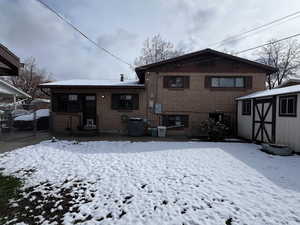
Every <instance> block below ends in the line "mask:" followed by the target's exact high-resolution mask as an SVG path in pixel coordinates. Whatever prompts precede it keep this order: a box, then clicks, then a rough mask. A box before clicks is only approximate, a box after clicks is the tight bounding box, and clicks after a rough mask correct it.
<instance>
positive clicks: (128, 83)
mask: <svg viewBox="0 0 300 225" xmlns="http://www.w3.org/2000/svg"><path fill="white" fill-rule="evenodd" d="M40 86H42V87H43V86H47V87H51V86H141V87H143V86H144V84H140V83H139V82H138V81H137V80H135V81H123V82H121V81H119V80H85V79H75V80H62V81H55V82H50V83H44V84H41V85H40Z"/></svg>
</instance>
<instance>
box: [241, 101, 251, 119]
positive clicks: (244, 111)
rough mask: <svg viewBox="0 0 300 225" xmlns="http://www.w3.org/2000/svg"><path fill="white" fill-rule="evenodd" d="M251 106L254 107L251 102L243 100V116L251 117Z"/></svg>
mask: <svg viewBox="0 0 300 225" xmlns="http://www.w3.org/2000/svg"><path fill="white" fill-rule="evenodd" d="M246 104H250V107H249V111H247V107H246ZM251 106H252V104H251V100H243V101H242V115H243V116H251V111H252V110H251V108H252V107H251Z"/></svg>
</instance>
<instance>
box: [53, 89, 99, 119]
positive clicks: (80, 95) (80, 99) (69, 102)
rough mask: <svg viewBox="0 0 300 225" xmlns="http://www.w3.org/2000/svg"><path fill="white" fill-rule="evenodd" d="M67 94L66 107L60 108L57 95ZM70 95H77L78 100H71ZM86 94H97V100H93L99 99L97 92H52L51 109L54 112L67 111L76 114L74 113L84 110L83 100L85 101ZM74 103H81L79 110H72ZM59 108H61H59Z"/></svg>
mask: <svg viewBox="0 0 300 225" xmlns="http://www.w3.org/2000/svg"><path fill="white" fill-rule="evenodd" d="M63 95H65V96H66V101H65V104H66V106H65V107H66V108H65V110H64V111H63V110H60V109H59V106H58V102H57V96H63ZM69 95H77V100H69ZM85 96H95V100H93V101H95V102H96V101H97V95H96V94H95V93H74V92H71V93H66V92H56V93H52V96H51V100H52V101H51V110H52V112H55V113H67V114H72V113H73V114H74V113H81V112H82V110H83V102H84V101H85ZM72 104H79V106H78V110H70V108H71V106H70V105H72ZM58 109H59V110H58Z"/></svg>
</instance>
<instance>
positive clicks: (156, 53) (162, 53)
mask: <svg viewBox="0 0 300 225" xmlns="http://www.w3.org/2000/svg"><path fill="white" fill-rule="evenodd" d="M184 53H185V49H184V48H183V47H181V48H175V46H174V44H172V43H171V42H169V41H166V40H163V39H162V37H161V36H160V35H159V34H157V35H154V36H153V37H152V38H147V39H146V40H145V41H144V46H143V48H142V50H141V56H139V57H137V58H136V59H135V62H134V64H135V65H136V66H142V65H146V64H150V63H155V62H159V61H162V60H166V59H169V58H173V57H176V56H180V55H183V54H184Z"/></svg>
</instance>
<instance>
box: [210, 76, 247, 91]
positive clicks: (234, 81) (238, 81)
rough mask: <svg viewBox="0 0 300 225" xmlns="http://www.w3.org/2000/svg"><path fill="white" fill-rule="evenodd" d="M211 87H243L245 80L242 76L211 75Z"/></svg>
mask: <svg viewBox="0 0 300 225" xmlns="http://www.w3.org/2000/svg"><path fill="white" fill-rule="evenodd" d="M211 87H217V88H219V87H221V88H223V87H224V88H225V87H229V88H235V87H239V88H243V87H245V80H244V78H243V77H213V78H212V79H211Z"/></svg>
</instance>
